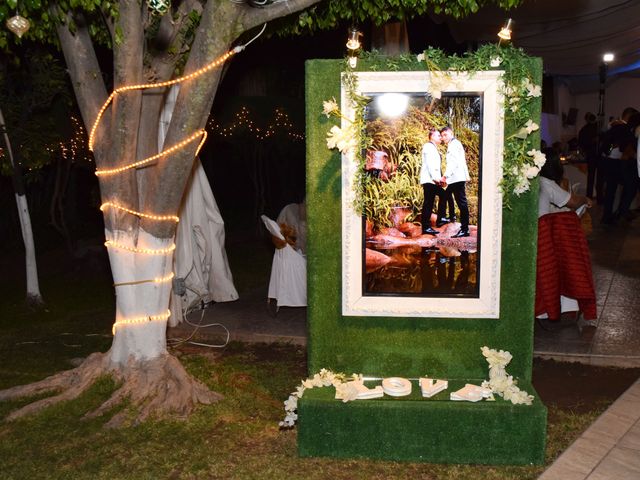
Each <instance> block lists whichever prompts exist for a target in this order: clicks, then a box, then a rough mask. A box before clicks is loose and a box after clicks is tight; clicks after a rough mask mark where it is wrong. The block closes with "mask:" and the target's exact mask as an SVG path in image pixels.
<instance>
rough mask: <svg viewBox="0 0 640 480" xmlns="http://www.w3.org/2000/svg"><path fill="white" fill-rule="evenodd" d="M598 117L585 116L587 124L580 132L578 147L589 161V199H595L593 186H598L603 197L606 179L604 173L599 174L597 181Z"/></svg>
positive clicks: (598, 190)
mask: <svg viewBox="0 0 640 480" xmlns="http://www.w3.org/2000/svg"><path fill="white" fill-rule="evenodd" d="M596 120H597V119H596V116H595V115H594V114H593V113H591V112H588V113H587V114H586V115H585V116H584V121H585V122H586V123H585V124H584V126H583V127H582V128H581V129H580V132H578V145H579V147H580V152H581V153H582V155H584V159H585V160H586V161H587V197H589V198H593V186H594V183H595V184H596V185H597V188H596V193H597V195H598V196H602V193H601V192H600V190H601V187H602V181H601V180H600V178H602V179H604V177H603V175H602V172H598V173H597V175H598V181H596V172H597V170H598V122H597V121H596Z"/></svg>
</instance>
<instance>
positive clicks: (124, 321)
mask: <svg viewBox="0 0 640 480" xmlns="http://www.w3.org/2000/svg"><path fill="white" fill-rule="evenodd" d="M170 316H171V310H167V311H166V312H165V313H161V314H159V315H148V316H146V317H131V318H121V319H119V320H116V322H115V323H114V324H113V327H111V333H112V334H113V335H115V334H116V329H117V328H118V327H119V326H121V325H136V324H143V323H148V322H164V321H166V320H167V319H168V318H169V317H170Z"/></svg>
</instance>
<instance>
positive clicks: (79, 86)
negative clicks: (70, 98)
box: [51, 6, 108, 136]
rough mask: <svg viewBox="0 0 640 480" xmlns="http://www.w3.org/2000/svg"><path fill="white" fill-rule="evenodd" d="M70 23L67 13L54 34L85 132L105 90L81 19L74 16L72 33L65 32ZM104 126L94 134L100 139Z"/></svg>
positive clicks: (101, 101) (88, 128) (104, 129)
mask: <svg viewBox="0 0 640 480" xmlns="http://www.w3.org/2000/svg"><path fill="white" fill-rule="evenodd" d="M51 14H52V16H55V15H57V14H58V12H57V10H56V8H55V7H53V6H52V7H51ZM72 20H73V19H72V16H71V13H70V12H69V13H67V15H66V22H65V23H64V24H59V25H58V26H57V27H56V31H57V33H58V38H59V39H60V45H61V47H62V53H63V54H64V59H65V62H66V64H67V72H68V73H69V76H70V77H71V83H72V85H73V90H74V92H75V94H76V99H77V100H78V106H79V107H80V113H81V114H82V119H83V121H84V125H85V128H86V129H87V131H89V130H90V129H91V127H92V125H93V122H94V121H95V119H96V117H97V116H98V111H99V110H100V107H102V105H103V103H104V102H105V100H106V99H107V88H106V86H105V84H104V80H103V78H102V72H101V71H100V65H99V64H98V58H97V57H96V52H95V50H94V49H93V43H92V42H91V37H90V36H89V30H88V29H87V25H86V23H85V21H84V18H83V17H82V16H81V15H78V16H76V17H75V23H76V27H77V28H76V31H75V34H72V33H71V32H70V31H69V23H70V22H71V21H72ZM107 123H108V122H103V126H102V128H100V130H99V132H98V133H99V135H100V136H104V133H105V132H106V131H108V128H106V127H107Z"/></svg>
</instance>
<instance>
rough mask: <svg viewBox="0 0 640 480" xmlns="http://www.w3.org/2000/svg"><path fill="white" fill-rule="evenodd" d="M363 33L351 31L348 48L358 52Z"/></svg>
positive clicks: (355, 29)
mask: <svg viewBox="0 0 640 480" xmlns="http://www.w3.org/2000/svg"><path fill="white" fill-rule="evenodd" d="M361 36H362V33H360V32H359V31H358V29H357V28H350V29H349V36H348V37H347V48H348V49H349V50H358V49H359V48H360V37H361Z"/></svg>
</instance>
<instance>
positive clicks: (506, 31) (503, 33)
mask: <svg viewBox="0 0 640 480" xmlns="http://www.w3.org/2000/svg"><path fill="white" fill-rule="evenodd" d="M498 37H500V40H505V41H509V40H511V19H508V20H507V23H505V25H504V27H502V28H501V29H500V31H499V32H498Z"/></svg>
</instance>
